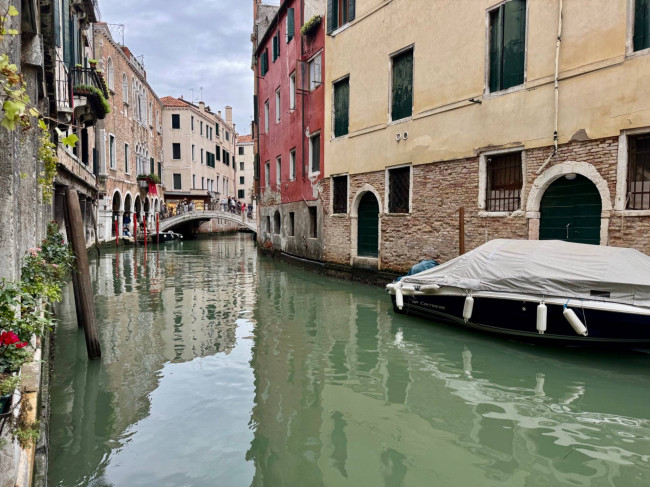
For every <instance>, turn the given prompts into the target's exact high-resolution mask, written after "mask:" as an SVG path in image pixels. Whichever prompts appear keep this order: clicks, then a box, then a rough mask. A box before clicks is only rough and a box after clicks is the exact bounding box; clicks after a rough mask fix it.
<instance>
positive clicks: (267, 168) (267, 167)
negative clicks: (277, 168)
mask: <svg viewBox="0 0 650 487" xmlns="http://www.w3.org/2000/svg"><path fill="white" fill-rule="evenodd" d="M264 185H265V186H266V187H267V188H269V187H270V186H271V161H266V163H264Z"/></svg>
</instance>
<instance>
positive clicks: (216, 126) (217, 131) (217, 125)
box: [214, 124, 219, 137]
mask: <svg viewBox="0 0 650 487" xmlns="http://www.w3.org/2000/svg"><path fill="white" fill-rule="evenodd" d="M214 128H215V129H217V130H216V132H215V133H216V134H217V137H219V124H216V125H215V126H214Z"/></svg>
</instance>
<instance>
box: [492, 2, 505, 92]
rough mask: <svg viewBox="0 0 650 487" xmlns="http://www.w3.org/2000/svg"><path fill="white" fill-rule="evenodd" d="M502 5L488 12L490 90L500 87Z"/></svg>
mask: <svg viewBox="0 0 650 487" xmlns="http://www.w3.org/2000/svg"><path fill="white" fill-rule="evenodd" d="M502 22H503V6H501V7H499V8H497V9H496V10H495V11H494V12H491V13H490V91H491V92H494V91H499V90H500V89H501V56H502V53H503V52H502V48H501V46H502V39H503V31H502Z"/></svg>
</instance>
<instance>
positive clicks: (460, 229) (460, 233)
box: [458, 206, 465, 255]
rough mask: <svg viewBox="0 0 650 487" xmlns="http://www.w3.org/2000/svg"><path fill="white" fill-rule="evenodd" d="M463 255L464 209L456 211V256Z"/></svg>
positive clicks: (462, 207)
mask: <svg viewBox="0 0 650 487" xmlns="http://www.w3.org/2000/svg"><path fill="white" fill-rule="evenodd" d="M464 253H465V207H464V206H461V207H460V210H459V211H458V255H463V254H464Z"/></svg>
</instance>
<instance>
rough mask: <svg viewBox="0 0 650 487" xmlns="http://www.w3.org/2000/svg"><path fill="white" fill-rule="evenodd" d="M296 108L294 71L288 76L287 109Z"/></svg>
mask: <svg viewBox="0 0 650 487" xmlns="http://www.w3.org/2000/svg"><path fill="white" fill-rule="evenodd" d="M295 109H296V72H295V71H294V72H293V73H291V75H290V76H289V110H295Z"/></svg>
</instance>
